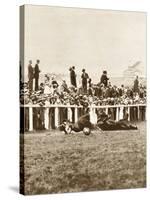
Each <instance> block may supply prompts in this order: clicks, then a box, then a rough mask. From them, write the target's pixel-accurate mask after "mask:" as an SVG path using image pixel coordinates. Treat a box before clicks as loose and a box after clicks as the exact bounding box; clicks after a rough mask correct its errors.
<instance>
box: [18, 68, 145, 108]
mask: <svg viewBox="0 0 150 200" xmlns="http://www.w3.org/2000/svg"><path fill="white" fill-rule="evenodd" d="M70 71H71V70H70ZM82 72H83V74H82V76H81V78H82V79H83V78H84V73H85V70H82ZM85 76H86V77H87V82H86V86H84V87H83V85H82V86H80V87H79V86H77V85H76V81H75V80H74V83H75V85H73V84H71V86H68V85H67V83H66V81H65V80H62V83H61V84H58V82H57V80H56V79H55V77H54V76H52V77H50V76H48V75H47V74H46V75H45V81H44V82H43V83H40V85H39V87H38V90H37V89H36V90H32V91H31V90H30V84H29V82H25V83H21V88H20V103H21V104H36V105H37V104H38V105H40V106H44V105H50V104H61V105H78V106H80V105H81V106H85V107H87V106H89V105H91V104H92V105H93V104H94V105H116V104H123V105H128V104H145V103H146V87H145V86H143V85H142V84H139V82H138V77H136V79H135V81H134V82H133V86H131V87H129V86H124V85H123V84H122V85H121V86H120V87H117V86H116V85H112V84H111V82H110V81H109V79H108V78H107V72H106V71H104V72H103V75H102V77H101V79H100V82H99V83H98V84H93V83H92V80H91V79H90V78H89V76H88V74H85ZM104 76H105V78H104ZM106 78H107V82H103V79H104V80H106ZM83 83H85V80H83ZM36 88H37V87H36Z"/></svg>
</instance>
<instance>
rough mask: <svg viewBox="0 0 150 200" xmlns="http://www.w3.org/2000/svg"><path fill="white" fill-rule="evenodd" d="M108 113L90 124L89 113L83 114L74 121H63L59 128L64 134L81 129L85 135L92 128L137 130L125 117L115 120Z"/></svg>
mask: <svg viewBox="0 0 150 200" xmlns="http://www.w3.org/2000/svg"><path fill="white" fill-rule="evenodd" d="M110 118H111V116H110V115H106V114H105V113H104V112H103V113H102V114H101V115H100V117H99V118H98V120H97V123H96V124H92V123H91V121H90V114H85V115H83V116H81V117H80V118H79V120H78V121H77V122H76V123H71V122H69V121H64V122H63V123H62V124H61V125H60V130H61V131H64V132H65V134H70V133H71V132H72V131H74V132H80V131H83V133H84V134H85V135H89V134H90V133H91V130H92V129H99V130H102V131H115V130H137V126H136V125H133V124H131V123H129V122H128V121H127V118H125V119H122V120H119V121H115V120H112V119H110Z"/></svg>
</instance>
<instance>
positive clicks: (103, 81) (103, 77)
mask: <svg viewBox="0 0 150 200" xmlns="http://www.w3.org/2000/svg"><path fill="white" fill-rule="evenodd" d="M108 80H109V78H108V77H107V71H103V74H102V76H101V80H100V83H103V84H104V86H105V87H107V85H108Z"/></svg>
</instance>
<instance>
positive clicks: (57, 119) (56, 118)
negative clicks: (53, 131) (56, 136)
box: [55, 107, 59, 128]
mask: <svg viewBox="0 0 150 200" xmlns="http://www.w3.org/2000/svg"><path fill="white" fill-rule="evenodd" d="M58 115H59V110H58V107H55V128H58V126H59V118H58V117H59V116H58Z"/></svg>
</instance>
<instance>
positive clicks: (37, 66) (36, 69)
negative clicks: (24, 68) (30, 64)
mask: <svg viewBox="0 0 150 200" xmlns="http://www.w3.org/2000/svg"><path fill="white" fill-rule="evenodd" d="M39 73H40V70H39V65H38V64H36V65H35V68H34V78H37V79H38V78H39Z"/></svg>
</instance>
